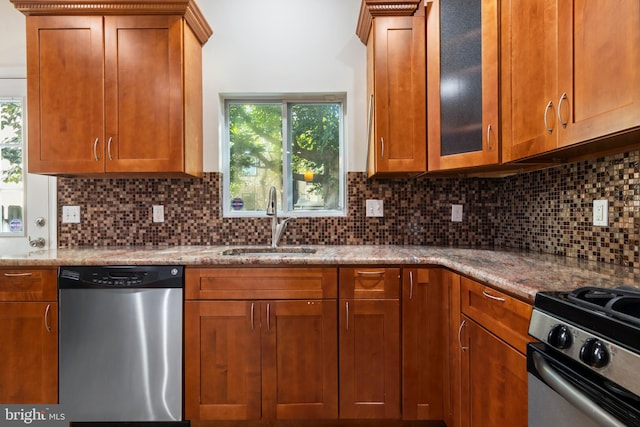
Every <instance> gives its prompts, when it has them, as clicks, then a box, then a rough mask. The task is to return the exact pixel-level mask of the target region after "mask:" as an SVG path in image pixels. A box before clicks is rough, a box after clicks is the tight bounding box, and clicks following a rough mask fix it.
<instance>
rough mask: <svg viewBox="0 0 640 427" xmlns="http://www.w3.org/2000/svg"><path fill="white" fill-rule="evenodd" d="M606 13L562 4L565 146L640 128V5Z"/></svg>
mask: <svg viewBox="0 0 640 427" xmlns="http://www.w3.org/2000/svg"><path fill="white" fill-rule="evenodd" d="M602 12H603V11H602V2H599V1H597V0H573V1H560V2H558V38H559V40H558V41H559V47H558V58H559V59H558V97H557V103H558V104H557V107H556V109H557V110H559V112H558V124H559V125H560V126H559V127H558V146H560V147H563V146H567V145H571V144H575V143H579V142H582V141H587V140H590V139H594V138H598V137H601V136H605V135H611V134H613V133H616V132H620V131H624V130H626V129H629V128H633V127H638V126H640V2H638V1H637V0H621V1H618V2H616V3H615V5H609V7H607V9H606V13H602ZM635 146H636V147H637V141H636V145H635Z"/></svg>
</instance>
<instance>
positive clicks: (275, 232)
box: [267, 187, 295, 248]
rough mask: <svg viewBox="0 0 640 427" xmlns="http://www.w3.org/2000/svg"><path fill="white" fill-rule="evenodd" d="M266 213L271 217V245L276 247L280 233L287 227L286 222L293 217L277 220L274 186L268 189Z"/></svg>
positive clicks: (276, 200) (276, 198)
mask: <svg viewBox="0 0 640 427" xmlns="http://www.w3.org/2000/svg"><path fill="white" fill-rule="evenodd" d="M267 215H268V216H270V217H272V219H271V247H272V248H276V247H278V243H280V239H282V235H283V234H284V232H285V230H286V229H287V224H288V223H289V221H291V220H292V219H295V217H289V218H285V219H284V220H282V222H279V221H278V196H277V195H276V187H271V188H270V189H269V202H268V203H267Z"/></svg>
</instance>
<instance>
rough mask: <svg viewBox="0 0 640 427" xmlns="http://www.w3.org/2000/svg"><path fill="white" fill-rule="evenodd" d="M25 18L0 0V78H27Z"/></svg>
mask: <svg viewBox="0 0 640 427" xmlns="http://www.w3.org/2000/svg"><path fill="white" fill-rule="evenodd" d="M25 43H26V35H25V16H24V15H23V14H22V13H20V12H18V11H17V10H16V9H15V8H14V7H13V3H11V2H10V1H9V0H0V78H12V77H17V78H20V77H22V78H24V77H26V76H27V66H26V63H27V49H26V46H25Z"/></svg>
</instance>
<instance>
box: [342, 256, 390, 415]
mask: <svg viewBox="0 0 640 427" xmlns="http://www.w3.org/2000/svg"><path fill="white" fill-rule="evenodd" d="M399 292H400V269H398V268H357V269H355V268H342V269H340V300H339V304H338V305H339V315H340V321H339V325H340V329H339V332H338V335H339V338H340V345H339V348H340V418H379V419H397V418H400V416H401V411H400V408H401V406H400V375H401V357H400V299H399Z"/></svg>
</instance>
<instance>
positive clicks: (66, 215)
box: [62, 206, 80, 224]
mask: <svg viewBox="0 0 640 427" xmlns="http://www.w3.org/2000/svg"><path fill="white" fill-rule="evenodd" d="M62 222H63V223H64V224H79V223H80V206H63V207H62Z"/></svg>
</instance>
